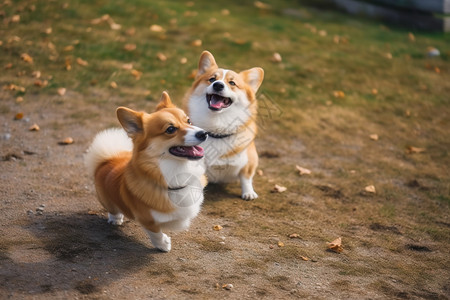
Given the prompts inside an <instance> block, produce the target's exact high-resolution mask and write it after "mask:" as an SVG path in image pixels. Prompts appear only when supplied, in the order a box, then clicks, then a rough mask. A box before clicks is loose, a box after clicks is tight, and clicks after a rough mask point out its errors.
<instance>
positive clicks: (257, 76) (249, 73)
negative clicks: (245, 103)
mask: <svg viewBox="0 0 450 300" xmlns="http://www.w3.org/2000/svg"><path fill="white" fill-rule="evenodd" d="M239 74H240V75H241V76H242V78H243V79H244V81H245V82H246V83H247V84H248V85H249V86H250V87H251V89H252V90H253V92H254V93H256V91H257V90H258V88H259V87H260V86H261V83H262V82H263V79H264V70H263V69H262V68H251V69H248V70H245V71H242V72H241V73H239Z"/></svg>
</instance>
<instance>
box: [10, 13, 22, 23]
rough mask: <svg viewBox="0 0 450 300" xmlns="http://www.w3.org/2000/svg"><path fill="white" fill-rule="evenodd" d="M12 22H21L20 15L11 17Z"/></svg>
mask: <svg viewBox="0 0 450 300" xmlns="http://www.w3.org/2000/svg"><path fill="white" fill-rule="evenodd" d="M11 22H13V23H18V22H20V15H14V16H12V17H11Z"/></svg>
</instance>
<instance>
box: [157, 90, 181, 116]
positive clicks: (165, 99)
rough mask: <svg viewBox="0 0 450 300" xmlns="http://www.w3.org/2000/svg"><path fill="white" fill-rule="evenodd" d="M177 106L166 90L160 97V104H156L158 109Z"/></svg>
mask: <svg viewBox="0 0 450 300" xmlns="http://www.w3.org/2000/svg"><path fill="white" fill-rule="evenodd" d="M173 107H176V106H175V105H174V104H173V103H172V100H170V97H169V94H168V93H167V92H166V91H164V92H163V93H162V95H161V99H159V104H158V105H157V106H156V111H158V110H160V109H163V108H173Z"/></svg>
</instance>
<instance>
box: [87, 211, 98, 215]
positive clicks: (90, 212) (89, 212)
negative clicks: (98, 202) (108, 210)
mask: <svg viewBox="0 0 450 300" xmlns="http://www.w3.org/2000/svg"><path fill="white" fill-rule="evenodd" d="M96 214H98V212H97V211H95V210H89V211H88V215H91V216H92V215H96Z"/></svg>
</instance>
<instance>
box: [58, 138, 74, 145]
mask: <svg viewBox="0 0 450 300" xmlns="http://www.w3.org/2000/svg"><path fill="white" fill-rule="evenodd" d="M73 142H74V141H73V138H71V137H66V138H65V139H63V140H62V141H61V142H59V144H60V145H70V144H73Z"/></svg>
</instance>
